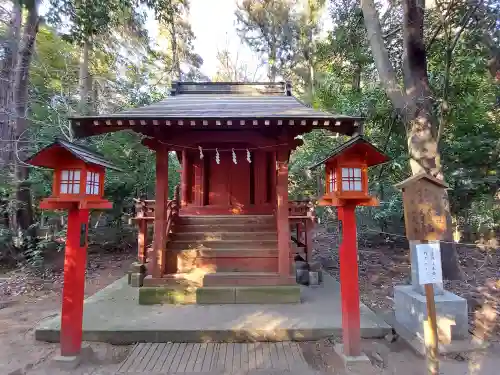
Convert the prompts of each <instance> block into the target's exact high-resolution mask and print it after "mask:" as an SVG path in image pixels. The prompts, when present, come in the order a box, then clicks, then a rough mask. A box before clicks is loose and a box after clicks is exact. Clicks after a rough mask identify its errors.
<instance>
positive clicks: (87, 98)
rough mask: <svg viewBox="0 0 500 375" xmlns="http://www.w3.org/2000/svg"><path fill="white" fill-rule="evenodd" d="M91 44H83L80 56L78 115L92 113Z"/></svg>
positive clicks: (87, 42)
mask: <svg viewBox="0 0 500 375" xmlns="http://www.w3.org/2000/svg"><path fill="white" fill-rule="evenodd" d="M91 49H92V43H91V42H90V41H89V40H85V42H83V46H82V50H81V55H80V77H79V80H80V114H81V115H90V114H91V111H92V96H91V95H92V76H91V75H90V68H89V64H90V62H89V58H90V50H91Z"/></svg>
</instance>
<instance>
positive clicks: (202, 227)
mask: <svg viewBox="0 0 500 375" xmlns="http://www.w3.org/2000/svg"><path fill="white" fill-rule="evenodd" d="M184 232H191V233H199V232H201V233H204V232H275V233H276V223H267V224H266V223H255V224H251V225H249V224H238V223H230V224H220V223H212V224H190V223H188V224H185V223H177V224H176V225H175V233H184Z"/></svg>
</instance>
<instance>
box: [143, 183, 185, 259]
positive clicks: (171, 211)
mask: <svg viewBox="0 0 500 375" xmlns="http://www.w3.org/2000/svg"><path fill="white" fill-rule="evenodd" d="M134 201H135V218H134V220H135V221H136V222H137V224H138V225H139V233H138V241H137V243H138V249H137V251H138V258H139V261H141V262H142V263H146V262H147V253H148V252H147V232H148V228H147V224H148V222H153V221H154V218H155V200H151V199H134ZM179 208H180V199H179V185H177V186H176V187H175V190H174V199H171V200H169V201H167V206H166V207H165V209H166V220H167V226H166V229H165V231H166V233H167V241H168V239H169V237H170V236H169V235H170V232H171V230H172V225H173V224H174V223H175V221H176V220H177V218H178V217H179Z"/></svg>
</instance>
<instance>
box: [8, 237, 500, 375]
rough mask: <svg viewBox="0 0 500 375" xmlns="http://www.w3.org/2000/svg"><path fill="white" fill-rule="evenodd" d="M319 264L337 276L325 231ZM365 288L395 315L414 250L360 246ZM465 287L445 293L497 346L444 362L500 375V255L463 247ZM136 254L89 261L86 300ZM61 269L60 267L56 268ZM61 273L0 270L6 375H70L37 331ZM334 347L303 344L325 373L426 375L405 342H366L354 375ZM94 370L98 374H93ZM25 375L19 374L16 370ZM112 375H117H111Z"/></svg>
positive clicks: (106, 365) (102, 348) (457, 372)
mask: <svg viewBox="0 0 500 375" xmlns="http://www.w3.org/2000/svg"><path fill="white" fill-rule="evenodd" d="M314 247H315V249H314V257H315V258H316V259H319V260H321V262H322V263H323V264H324V266H325V267H326V268H327V270H328V272H330V273H332V274H333V275H334V276H337V273H338V262H337V260H338V259H337V254H336V250H335V249H336V239H335V236H334V235H333V234H329V233H326V232H323V231H319V232H318V233H317V235H316V237H315V238H314ZM359 247H360V249H359V253H360V289H361V298H362V300H363V302H364V303H365V304H367V305H368V306H369V307H371V308H372V309H373V310H375V311H383V310H386V309H388V308H392V288H393V285H395V284H400V283H405V282H406V281H407V280H408V278H409V272H410V265H409V259H408V254H407V250H405V249H404V248H400V247H397V246H386V245H384V246H374V245H373V244H369V243H360V246H359ZM459 254H460V262H461V266H462V268H463V271H464V275H465V276H466V277H465V278H464V280H465V281H463V282H460V283H447V285H446V287H447V288H448V289H451V290H452V291H453V292H454V293H456V294H459V295H461V296H464V297H465V298H467V299H468V301H469V304H470V305H471V308H470V321H471V331H472V332H474V333H475V334H477V335H480V336H481V335H482V336H483V337H485V338H487V339H488V340H489V341H490V342H491V346H490V348H489V349H487V350H486V351H483V352H476V353H459V354H457V355H453V356H449V357H447V358H442V359H441V373H442V374H445V375H462V374H463V375H466V374H467V375H496V374H498V373H499V372H498V368H500V342H499V337H500V335H499V319H498V313H499V310H498V309H499V305H500V299H499V298H500V293H499V289H500V275H499V271H498V270H499V269H500V261H499V260H498V259H499V257H498V250H496V251H493V250H481V249H474V248H472V249H471V248H466V249H463V248H459ZM134 256H135V253H134V252H127V253H123V252H122V253H120V254H110V253H106V254H89V262H88V269H87V285H86V291H85V292H86V295H91V294H93V293H95V292H96V291H97V290H99V289H101V288H103V287H105V286H106V285H109V284H110V283H111V282H113V281H114V280H116V279H118V278H120V277H122V276H123V275H124V272H125V271H126V270H127V268H128V266H129V265H130V263H131V262H132V261H133V260H134ZM56 263H58V264H61V262H56ZM61 286H62V274H61V270H60V269H57V268H56V269H50V267H49V270H47V271H46V272H44V273H43V274H36V273H33V272H31V271H29V270H27V269H22V270H17V271H16V272H8V273H2V272H1V271H0V375H4V374H5V375H9V374H13V375H19V374H24V373H25V372H26V373H27V374H29V375H41V374H50V375H55V374H65V372H59V371H56V370H55V369H53V368H52V367H51V366H50V365H49V362H48V361H47V359H50V358H52V357H53V356H54V355H56V354H57V351H58V345H57V344H49V343H43V342H36V341H35V340H34V337H33V329H34V327H35V326H36V324H37V323H38V322H39V321H41V320H43V319H45V318H47V317H50V316H54V315H55V314H57V313H58V312H59V309H60V302H61ZM334 340H338V339H333V338H332V339H325V340H320V341H318V342H307V343H302V344H301V346H302V348H303V350H304V354H305V356H306V359H307V360H308V362H309V363H310V364H311V366H312V367H313V368H314V369H316V370H318V371H321V372H322V373H324V374H332V375H333V374H335V375H344V374H360V375H361V374H363V375H365V374H366V375H372V374H373V375H375V374H380V375H389V374H391V375H392V374H403V375H417V374H418V375H420V374H426V367H425V360H424V359H423V358H421V357H418V356H417V355H415V354H414V352H413V351H412V350H411V349H410V348H409V347H408V346H407V345H406V344H405V343H404V342H403V341H402V340H401V339H399V340H396V341H395V342H394V343H389V342H388V341H386V340H364V341H363V350H364V352H365V353H366V354H367V355H368V357H369V358H370V361H371V363H370V364H364V365H355V366H352V367H351V368H350V369H349V370H348V371H347V370H346V369H345V368H344V366H343V365H342V362H341V359H340V357H339V356H338V355H337V354H336V353H335V352H334V350H333V345H334V343H335V341H334ZM91 346H92V348H93V349H94V351H95V352H96V354H97V356H98V361H99V363H101V365H100V367H99V368H100V369H103V371H106V369H112V368H113V367H114V365H113V364H114V363H118V362H120V361H121V360H122V359H123V358H124V357H125V356H126V354H127V351H128V350H129V348H128V347H116V346H111V345H107V344H98V343H97V344H96V343H92V344H91ZM90 368H91V367H88V366H87V367H85V366H84V367H83V368H81V369H79V370H78V371H72V372H71V373H72V375H80V374H81V375H83V374H90V373H91V370H89V369H90ZM92 368H95V366H94V367H92ZM16 370H17V371H18V372H15V371H16ZM110 373H112V372H110Z"/></svg>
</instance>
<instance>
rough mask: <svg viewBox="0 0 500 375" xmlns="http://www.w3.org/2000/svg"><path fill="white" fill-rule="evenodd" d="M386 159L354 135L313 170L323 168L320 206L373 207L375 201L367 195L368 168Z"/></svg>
mask: <svg viewBox="0 0 500 375" xmlns="http://www.w3.org/2000/svg"><path fill="white" fill-rule="evenodd" d="M388 160H389V158H388V157H387V156H386V155H384V154H383V153H382V152H381V151H379V150H378V149H377V148H376V147H375V146H374V145H372V144H371V143H370V142H368V141H367V140H366V139H364V138H363V137H362V136H356V137H354V138H352V139H351V140H349V141H348V142H346V143H344V144H343V145H341V146H340V147H338V148H337V149H336V150H334V152H333V153H332V154H331V155H330V156H329V157H328V158H326V159H325V160H323V161H321V162H320V163H318V164H316V165H315V166H313V168H315V167H317V166H319V165H322V164H324V165H325V194H324V195H323V196H322V197H321V198H320V199H319V205H320V206H337V207H339V206H343V205H345V204H346V203H349V204H351V203H353V202H356V204H357V205H359V206H375V205H377V204H378V201H377V199H376V198H375V197H372V196H370V195H369V193H368V168H369V167H371V166H374V165H378V164H381V163H385V162H386V161H388Z"/></svg>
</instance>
